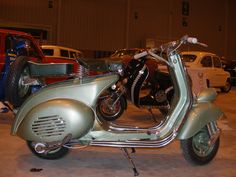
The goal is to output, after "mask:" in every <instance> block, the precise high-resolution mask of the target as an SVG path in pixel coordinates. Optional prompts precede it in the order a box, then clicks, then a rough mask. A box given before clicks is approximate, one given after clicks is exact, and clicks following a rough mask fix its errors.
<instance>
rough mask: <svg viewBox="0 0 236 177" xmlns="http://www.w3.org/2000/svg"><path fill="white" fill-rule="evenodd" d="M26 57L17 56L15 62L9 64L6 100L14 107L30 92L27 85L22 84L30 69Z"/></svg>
mask: <svg viewBox="0 0 236 177" xmlns="http://www.w3.org/2000/svg"><path fill="white" fill-rule="evenodd" d="M27 61H28V58H27V57H25V56H19V57H17V58H16V60H15V62H13V63H12V64H11V68H10V71H9V73H8V77H7V81H6V89H5V90H6V100H8V101H9V102H10V103H11V104H12V105H13V106H14V107H19V106H20V105H21V104H22V103H23V102H24V101H25V99H26V98H27V97H28V96H29V95H30V94H31V88H30V86H29V85H25V84H24V81H23V80H24V78H25V77H29V75H30V70H29V66H28V62H27Z"/></svg>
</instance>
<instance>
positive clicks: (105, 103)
mask: <svg viewBox="0 0 236 177" xmlns="http://www.w3.org/2000/svg"><path fill="white" fill-rule="evenodd" d="M116 99H117V98H113V97H112V95H109V94H108V95H106V96H104V97H102V98H99V101H98V104H97V109H96V111H97V116H98V117H99V118H102V119H105V120H106V121H114V120H116V119H118V118H119V117H120V116H121V115H122V114H123V112H124V110H125V108H126V101H125V98H124V97H123V96H121V97H120V98H119V99H118V100H116Z"/></svg>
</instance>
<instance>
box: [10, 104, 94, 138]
mask: <svg viewBox="0 0 236 177" xmlns="http://www.w3.org/2000/svg"><path fill="white" fill-rule="evenodd" d="M94 120H95V115H94V112H93V110H92V109H91V108H90V107H88V106H87V105H85V104H84V103H82V102H79V101H76V100H71V99H54V100H49V101H45V102H43V103H41V104H38V105H36V106H35V107H33V108H32V109H31V110H30V111H28V112H27V113H26V114H25V117H24V118H23V119H19V118H18V117H16V120H15V122H14V124H13V129H12V134H13V135H14V134H16V135H18V136H20V137H21V138H23V139H24V140H29V141H36V142H52V141H62V140H63V139H64V138H65V137H66V136H67V135H68V134H70V135H72V138H80V137H82V136H84V135H85V134H87V133H88V132H89V131H90V130H91V129H92V127H93V125H94Z"/></svg>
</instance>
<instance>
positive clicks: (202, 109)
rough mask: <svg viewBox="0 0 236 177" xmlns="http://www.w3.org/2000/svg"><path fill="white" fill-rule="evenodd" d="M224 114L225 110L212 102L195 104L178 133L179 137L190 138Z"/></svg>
mask: <svg viewBox="0 0 236 177" xmlns="http://www.w3.org/2000/svg"><path fill="white" fill-rule="evenodd" d="M222 116H223V112H222V111H221V110H220V109H219V108H218V107H217V106H215V105H214V104H212V103H198V104H197V105H195V106H193V107H192V109H191V111H190V112H189V114H188V115H187V117H188V118H187V120H186V122H185V123H184V125H183V127H182V128H181V130H180V131H179V133H178V136H177V138H178V139H188V138H190V137H192V136H193V135H195V134H196V133H197V132H198V131H199V130H201V129H202V128H203V127H204V126H206V125H207V124H208V123H209V122H211V121H217V119H219V118H221V117H222Z"/></svg>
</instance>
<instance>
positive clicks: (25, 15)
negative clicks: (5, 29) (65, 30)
mask: <svg viewBox="0 0 236 177" xmlns="http://www.w3.org/2000/svg"><path fill="white" fill-rule="evenodd" d="M57 2H58V1H57V0H54V1H53V7H52V8H49V6H48V5H49V4H48V0H10V1H9V0H1V1H0V24H1V25H9V26H14V27H31V28H44V29H47V30H50V31H49V33H51V34H50V39H49V41H50V42H52V41H54V40H55V39H56V33H53V31H56V24H57V4H58V3H57Z"/></svg>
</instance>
